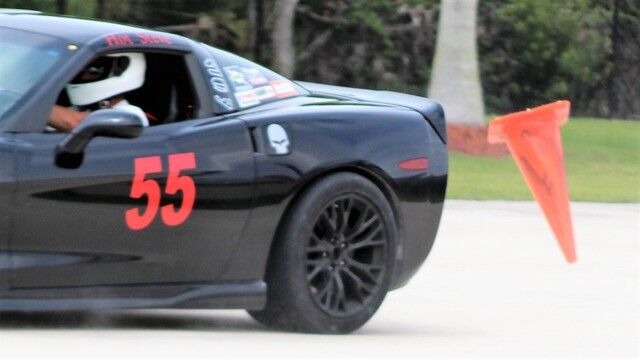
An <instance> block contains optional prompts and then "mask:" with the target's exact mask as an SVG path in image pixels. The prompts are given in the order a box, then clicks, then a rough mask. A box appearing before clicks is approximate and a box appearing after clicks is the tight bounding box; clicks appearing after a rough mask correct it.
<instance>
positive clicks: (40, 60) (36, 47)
mask: <svg viewBox="0 0 640 360" xmlns="http://www.w3.org/2000/svg"><path fill="white" fill-rule="evenodd" d="M65 53H66V49H65V48H64V44H63V43H62V42H61V41H60V40H58V39H56V38H53V37H50V36H46V35H42V34H35V33H31V32H27V31H20V30H13V29H7V28H2V27H0V122H2V120H4V119H5V118H6V117H5V115H6V114H7V113H8V111H9V110H11V108H13V106H14V105H16V103H18V102H19V101H20V100H21V99H22V98H23V97H24V96H25V95H26V94H27V93H28V92H29V91H30V90H31V89H32V88H33V87H34V86H35V85H36V84H38V82H40V80H41V79H42V78H43V77H44V76H45V75H46V74H47V73H48V72H49V71H50V70H51V69H53V67H54V66H55V65H56V64H57V63H58V62H59V61H60V60H61V58H62V57H63V55H64V54H65Z"/></svg>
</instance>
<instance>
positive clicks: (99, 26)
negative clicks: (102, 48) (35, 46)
mask: <svg viewBox="0 0 640 360" xmlns="http://www.w3.org/2000/svg"><path fill="white" fill-rule="evenodd" d="M0 27H5V28H11V29H16V30H25V31H31V32H36V33H41V34H46V35H50V36H55V37H58V38H63V39H66V40H70V41H72V42H75V43H79V44H87V43H89V42H91V41H92V40H95V39H98V38H100V37H103V36H105V35H110V34H115V33H133V32H140V31H148V29H144V28H140V27H134V26H128V25H121V24H115V23H109V22H103V21H96V20H88V19H79V18H75V17H65V16H54V15H47V14H42V13H38V12H34V11H30V10H19V9H0Z"/></svg>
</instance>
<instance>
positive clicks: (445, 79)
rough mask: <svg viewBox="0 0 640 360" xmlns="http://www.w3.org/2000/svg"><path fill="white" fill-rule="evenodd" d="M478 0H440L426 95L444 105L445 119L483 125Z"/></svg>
mask: <svg viewBox="0 0 640 360" xmlns="http://www.w3.org/2000/svg"><path fill="white" fill-rule="evenodd" d="M477 11H478V0H442V1H441V12H440V20H439V24H438V39H437V42H436V53H435V59H434V64H433V77H432V78H431V84H430V87H429V94H428V96H429V97H430V98H433V99H434V100H437V101H439V102H440V103H441V104H442V106H443V107H444V110H445V114H446V116H447V121H449V122H451V123H454V124H464V125H477V126H484V104H483V101H482V87H481V83H480V75H479V70H478V53H477V45H476V42H477V41H476V18H477Z"/></svg>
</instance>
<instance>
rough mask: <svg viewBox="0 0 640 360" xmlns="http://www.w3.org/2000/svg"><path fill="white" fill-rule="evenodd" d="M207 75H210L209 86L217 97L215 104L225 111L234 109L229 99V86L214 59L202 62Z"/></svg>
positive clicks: (215, 97)
mask: <svg viewBox="0 0 640 360" xmlns="http://www.w3.org/2000/svg"><path fill="white" fill-rule="evenodd" d="M202 64H203V65H204V68H205V71H206V72H207V75H209V85H211V88H212V89H213V91H214V92H216V95H215V96H214V100H215V102H216V103H217V104H218V105H220V106H221V107H222V108H223V109H225V110H232V109H233V102H232V101H231V98H230V97H229V95H228V94H229V85H228V84H227V81H226V80H225V78H224V75H223V74H222V70H221V69H220V65H218V62H217V61H215V60H214V59H213V58H206V59H204V61H203V62H202Z"/></svg>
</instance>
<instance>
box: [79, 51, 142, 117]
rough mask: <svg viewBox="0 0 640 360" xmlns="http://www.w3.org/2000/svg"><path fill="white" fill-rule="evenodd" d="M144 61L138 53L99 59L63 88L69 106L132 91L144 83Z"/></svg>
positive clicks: (113, 55) (89, 102)
mask: <svg viewBox="0 0 640 360" xmlns="http://www.w3.org/2000/svg"><path fill="white" fill-rule="evenodd" d="M146 70H147V62H146V61H145V58H144V55H143V54H140V53H120V54H111V55H107V56H102V57H99V58H97V59H96V60H94V61H92V62H91V63H90V64H89V65H87V66H86V67H85V68H84V70H82V71H81V72H80V73H79V74H78V75H77V76H76V77H75V78H74V79H73V80H71V82H70V83H69V84H68V85H67V94H68V95H69V100H70V101H71V104H73V105H75V106H85V105H89V104H94V103H97V102H99V101H102V100H107V99H110V98H112V97H114V96H116V95H120V94H123V93H126V92H127V91H131V90H135V89H137V88H139V87H141V86H142V84H143V83H144V75H145V72H146Z"/></svg>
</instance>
